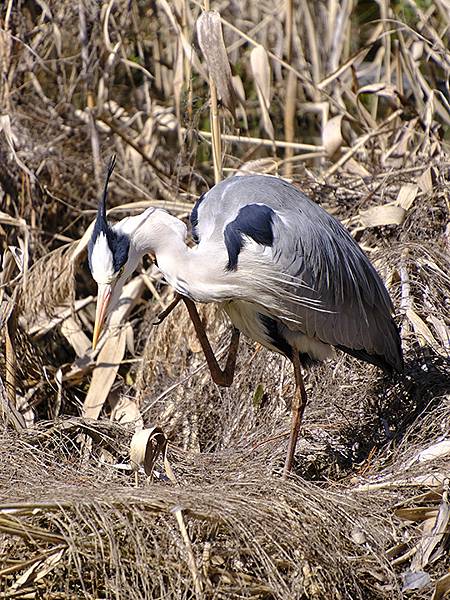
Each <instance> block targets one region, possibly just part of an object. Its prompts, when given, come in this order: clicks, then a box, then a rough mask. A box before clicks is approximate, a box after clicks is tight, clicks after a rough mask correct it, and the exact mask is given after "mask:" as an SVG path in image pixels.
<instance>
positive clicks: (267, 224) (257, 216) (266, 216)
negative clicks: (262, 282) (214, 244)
mask: <svg viewBox="0 0 450 600" xmlns="http://www.w3.org/2000/svg"><path fill="white" fill-rule="evenodd" d="M273 216H274V211H273V210H272V209H271V208H270V207H269V206H266V205H265V204H247V205H246V206H243V207H242V208H241V210H240V211H239V213H238V216H237V217H236V218H235V220H234V221H231V223H228V225H227V226H226V227H225V231H224V234H223V235H224V240H225V246H226V248H227V252H228V264H227V267H226V268H227V270H228V271H234V270H236V269H237V263H238V257H239V253H240V251H241V250H242V246H243V245H244V240H243V236H244V235H246V236H248V237H251V238H252V239H253V240H255V242H256V243H257V244H262V245H263V246H272V244H273V230H272V224H273Z"/></svg>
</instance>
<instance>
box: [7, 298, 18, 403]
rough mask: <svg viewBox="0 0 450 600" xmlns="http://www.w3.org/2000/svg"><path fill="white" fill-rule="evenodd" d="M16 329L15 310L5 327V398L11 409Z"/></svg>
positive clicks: (14, 398) (14, 373)
mask: <svg viewBox="0 0 450 600" xmlns="http://www.w3.org/2000/svg"><path fill="white" fill-rule="evenodd" d="M15 329H16V310H15V308H14V309H13V311H12V312H11V315H10V316H9V319H8V322H7V323H6V327H5V359H6V367H5V371H6V377H5V384H6V385H5V387H6V397H7V400H8V404H9V406H10V407H11V409H13V408H14V407H15V406H16V372H17V357H16V351H15V348H14V334H15Z"/></svg>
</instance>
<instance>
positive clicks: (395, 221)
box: [359, 204, 406, 227]
mask: <svg viewBox="0 0 450 600" xmlns="http://www.w3.org/2000/svg"><path fill="white" fill-rule="evenodd" d="M359 216H360V219H361V223H362V225H363V227H380V226H383V225H401V224H402V223H403V221H404V220H405V216H406V210H405V209H404V208H402V207H401V206H395V204H383V206H374V207H373V208H369V209H367V210H362V211H360V213H359Z"/></svg>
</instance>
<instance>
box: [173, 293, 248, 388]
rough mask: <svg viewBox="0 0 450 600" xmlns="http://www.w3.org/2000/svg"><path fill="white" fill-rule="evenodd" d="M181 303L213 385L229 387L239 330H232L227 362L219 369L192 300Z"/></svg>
mask: <svg viewBox="0 0 450 600" xmlns="http://www.w3.org/2000/svg"><path fill="white" fill-rule="evenodd" d="M183 301H184V303H185V304H186V308H187V309H188V312H189V316H190V317H191V321H192V324H193V325H194V329H195V333H196V334H197V337H198V341H199V342H200V345H201V347H202V350H203V352H204V354H205V358H206V362H207V363H208V367H209V370H210V372H211V377H212V379H213V381H214V383H216V384H217V385H221V386H224V387H229V386H230V385H231V384H232V383H233V379H234V371H235V368H236V357H237V351H238V347H239V336H240V332H239V330H237V329H235V328H233V333H232V335H231V341H230V346H229V348H228V356H227V362H226V363H225V368H224V369H221V368H220V365H219V363H218V362H217V358H216V357H215V355H214V351H213V349H212V348H211V344H210V343H209V340H208V336H207V335H206V331H205V328H204V326H203V323H202V320H201V319H200V315H199V314H198V311H197V307H196V306H195V304H194V303H193V302H192V300H189V298H183Z"/></svg>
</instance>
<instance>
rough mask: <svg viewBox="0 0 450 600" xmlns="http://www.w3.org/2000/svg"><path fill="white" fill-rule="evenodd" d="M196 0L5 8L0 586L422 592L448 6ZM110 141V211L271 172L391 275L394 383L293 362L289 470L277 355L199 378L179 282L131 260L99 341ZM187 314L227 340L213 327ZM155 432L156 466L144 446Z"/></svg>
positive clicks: (439, 586) (440, 0) (177, 208)
mask: <svg viewBox="0 0 450 600" xmlns="http://www.w3.org/2000/svg"><path fill="white" fill-rule="evenodd" d="M209 4H210V5H211V6H210V8H212V9H216V10H217V11H219V14H214V13H213V14H211V13H206V14H202V11H203V9H204V8H208V6H203V5H200V3H197V2H187V1H183V0H177V1H176V2H167V1H166V0H157V1H155V2H153V3H145V2H140V1H138V0H131V1H130V2H128V3H119V2H116V3H114V2H113V1H110V2H104V3H98V2H93V1H92V2H91V1H89V0H80V1H79V2H77V3H69V2H54V1H50V2H48V3H44V2H35V1H34V0H26V1H25V0H8V1H7V2H5V3H4V5H3V6H2V8H1V12H0V19H1V21H0V25H1V28H0V73H1V78H2V79H1V85H0V106H1V114H0V198H1V209H0V236H1V256H2V260H1V265H0V267H1V269H0V271H1V273H0V325H1V336H2V344H3V348H4V353H3V354H2V356H1V357H0V375H1V379H0V399H1V407H2V409H1V410H2V413H1V414H2V429H1V431H2V433H1V435H2V448H3V455H4V460H3V467H2V470H1V474H0V482H1V483H0V496H1V500H0V557H1V561H0V582H1V583H0V587H1V590H2V594H3V597H5V598H40V597H43V598H50V599H52V598H55V599H56V598H81V597H83V598H112V597H116V598H157V597H162V598H171V597H173V598H193V597H195V598H238V597H239V598H241V597H242V598H254V599H256V598H261V599H262V598H264V599H269V598H273V599H280V600H281V599H288V598H289V599H290V598H308V599H309V598H311V599H315V598H317V599H346V598H352V599H357V598H360V599H361V600H366V599H382V598H386V599H397V598H401V597H405V598H411V599H414V600H418V599H422V598H433V600H439V599H441V598H443V597H444V595H445V594H446V593H447V592H448V590H449V589H450V580H449V579H450V577H449V575H448V570H449V559H448V529H449V501H448V474H449V464H450V458H449V457H450V442H449V437H448V436H449V429H450V401H449V400H450V390H449V388H450V372H449V371H450V370H449V362H448V361H449V349H450V344H449V298H450V274H449V268H448V253H449V250H450V228H449V224H448V214H449V195H448V189H449V187H448V186H449V179H450V176H449V167H450V159H449V155H448V127H449V124H450V116H449V115H450V111H449V100H450V98H449V88H448V80H449V70H450V52H449V49H448V48H449V33H448V31H449V26H450V19H449V15H450V5H449V3H448V1H447V0H437V1H436V2H428V1H426V0H424V1H419V0H416V1H412V0H411V1H410V0H406V1H404V2H403V1H401V2H400V1H399V2H387V1H384V0H382V1H380V2H377V3H371V2H358V3H352V2H347V1H345V0H343V1H342V2H337V1H334V0H332V1H330V2H293V1H292V0H287V1H285V2H278V3H271V2H258V3H255V2H251V1H245V0H239V2H232V1H224V2H221V3H215V2H210V3H209ZM199 18H200V21H199ZM112 153H116V154H117V157H118V158H117V160H118V168H117V169H116V173H115V176H114V179H113V181H112V182H111V193H110V196H111V206H113V208H112V209H111V218H120V217H121V216H123V215H124V214H128V213H135V212H137V211H140V210H142V209H143V208H144V207H146V206H149V205H156V206H162V207H165V208H167V209H168V210H170V211H172V212H173V213H174V214H176V215H177V216H179V217H181V218H186V217H187V215H188V213H189V211H190V208H191V207H192V202H193V201H194V199H195V198H196V197H197V196H198V195H199V194H200V193H201V192H203V191H205V189H207V187H208V186H210V185H212V184H213V182H214V180H215V179H216V180H217V179H218V178H219V177H220V176H221V174H222V172H223V174H224V175H225V176H226V175H228V174H229V173H231V172H234V171H236V170H237V169H241V170H245V171H262V172H267V173H272V174H279V175H282V176H286V177H289V178H291V179H293V181H294V182H296V183H297V184H298V185H299V186H300V187H301V188H302V189H303V190H304V191H305V192H306V193H308V194H309V195H310V196H311V197H312V198H313V199H314V200H316V201H317V202H319V203H321V204H322V205H323V206H324V207H325V208H326V209H327V210H329V211H330V212H332V213H333V214H335V215H336V216H338V217H339V218H340V219H341V220H342V221H343V222H344V223H345V224H346V225H347V227H348V228H349V229H350V231H351V232H352V234H353V235H354V237H355V238H356V239H357V240H358V242H359V243H360V244H361V246H362V247H363V248H364V249H365V251H366V252H367V253H368V255H369V257H370V258H371V259H372V260H373V261H374V263H375V264H376V265H377V267H378V269H379V271H380V273H381V274H382V275H383V278H384V280H385V281H386V284H387V286H388V287H389V290H390V292H391V295H392V298H393V300H394V304H395V307H396V311H397V319H398V323H399V326H400V327H401V333H402V340H403V346H404V350H405V362H406V368H405V374H404V377H399V378H397V379H395V380H389V379H387V378H385V377H384V376H382V375H381V374H380V372H379V371H378V370H377V369H376V368H375V367H371V366H367V365H365V364H361V363H359V362H358V361H356V360H353V359H350V358H348V357H345V356H342V355H339V356H337V358H336V360H335V361H333V362H331V363H329V364H324V365H321V366H319V367H315V368H313V369H312V370H311V371H309V372H308V375H307V385H308V386H309V388H310V389H309V391H310V397H311V401H310V404H309V405H308V408H307V412H306V419H305V423H304V427H303V430H302V438H301V440H300V442H299V446H298V451H297V456H296V469H295V471H296V476H295V477H293V478H292V479H291V480H289V481H285V482H283V481H281V480H280V478H279V473H280V471H281V467H282V463H283V458H284V454H285V445H286V433H287V430H288V415H289V398H290V395H291V392H292V383H293V382H292V378H291V373H290V365H289V364H287V363H286V362H285V361H284V360H283V359H282V358H281V357H279V356H276V355H274V354H271V353H269V352H267V351H265V350H264V349H262V348H260V347H256V346H255V345H254V344H251V343H246V344H244V345H243V348H242V350H241V352H240V354H239V357H238V373H237V377H236V380H235V383H234V384H233V386H232V387H231V388H230V389H221V388H218V387H216V386H215V385H214V384H212V383H211V380H210V376H209V375H208V372H207V369H206V365H205V362H204V360H203V356H202V354H201V352H200V347H199V345H198V343H197V341H196V339H195V336H194V333H193V329H192V326H191V325H190V322H189V320H188V317H187V314H185V312H184V311H183V310H182V308H181V306H180V307H178V308H177V309H176V310H175V312H174V313H173V314H172V315H171V316H170V317H169V318H168V319H167V320H165V321H164V322H163V323H162V324H161V325H160V326H158V327H154V326H153V325H152V323H153V321H154V319H155V318H156V315H157V314H158V313H159V312H160V311H161V310H162V309H163V308H165V307H166V306H167V305H168V303H169V302H170V301H171V291H170V290H169V289H168V288H167V287H166V286H164V284H163V282H162V281H161V278H160V276H159V274H158V272H157V270H156V269H155V267H154V266H152V265H151V264H150V262H148V263H145V264H144V265H142V269H141V270H140V271H139V272H138V273H136V276H135V277H134V278H133V279H132V280H131V282H130V283H129V284H128V286H127V288H126V290H124V294H123V301H122V303H121V305H120V307H119V309H118V310H117V311H116V312H115V314H114V315H113V317H112V323H111V328H110V331H109V335H108V336H106V337H105V338H104V340H103V342H102V343H101V344H100V345H99V348H98V351H96V352H95V353H93V352H92V351H91V349H90V337H91V333H92V322H93V311H94V300H95V292H96V290H95V287H94V285H93V282H92V281H91V279H90V276H89V273H88V269H87V265H86V261H85V250H86V245H87V240H88V238H89V234H90V231H89V224H90V223H91V221H92V219H93V216H94V214H95V209H96V204H97V198H98V195H99V192H100V189H101V187H102V178H103V171H104V165H105V164H106V163H107V161H108V158H109V156H110V155H111V154H112ZM213 166H214V168H213ZM203 314H204V316H205V319H207V322H208V328H209V333H210V336H211V339H212V340H213V342H214V344H215V348H216V349H217V350H219V352H220V349H221V348H222V347H223V348H225V347H226V346H227V341H228V336H229V332H228V329H227V324H226V322H225V321H224V319H223V317H222V315H221V314H220V313H218V312H217V310H216V309H215V308H214V307H205V308H204V309H203ZM152 426H157V427H159V428H161V429H162V431H163V434H160V436H159V437H155V436H152V435H151V436H150V441H149V445H148V446H147V452H146V453H143V452H141V458H140V459H139V460H138V459H136V460H138V462H143V463H144V465H145V468H146V470H147V471H149V470H151V471H153V473H154V475H153V478H152V480H149V481H147V480H146V477H145V474H144V473H143V470H142V469H141V472H140V473H139V474H138V480H139V487H135V485H134V479H133V476H132V472H133V471H132V468H136V466H137V465H134V464H133V465H131V466H130V451H129V447H130V440H131V437H132V434H133V432H134V431H135V429H139V428H142V427H145V428H149V427H152ZM157 431H159V430H154V431H153V433H155V432H157ZM165 436H167V438H168V440H169V446H168V448H167V459H168V461H169V463H170V465H171V467H172V469H173V473H171V471H170V467H168V465H167V460H166V461H164V460H163V459H162V457H161V455H160V456H157V457H155V456H154V452H153V451H154V450H158V449H164V445H165V443H166V438H165ZM158 444H160V445H158ZM144 450H145V448H144ZM144 454H145V455H144ZM163 454H164V453H163ZM132 456H137V455H136V454H133V455H132ZM155 458H156V463H155ZM174 479H176V483H174V481H173V480H174ZM171 480H172V481H171Z"/></svg>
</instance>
